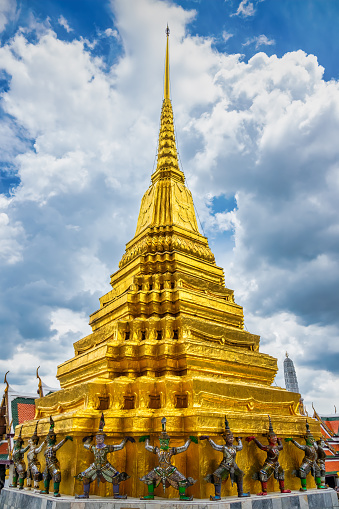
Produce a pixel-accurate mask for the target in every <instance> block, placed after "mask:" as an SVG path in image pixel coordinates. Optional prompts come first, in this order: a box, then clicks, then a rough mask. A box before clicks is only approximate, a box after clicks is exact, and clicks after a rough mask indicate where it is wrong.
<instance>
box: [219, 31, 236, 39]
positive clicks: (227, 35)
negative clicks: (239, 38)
mask: <svg viewBox="0 0 339 509" xmlns="http://www.w3.org/2000/svg"><path fill="white" fill-rule="evenodd" d="M233 35H234V34H230V33H229V32H227V31H226V30H224V31H223V33H222V38H223V40H224V41H225V42H227V41H228V39H230V38H231V37H233Z"/></svg>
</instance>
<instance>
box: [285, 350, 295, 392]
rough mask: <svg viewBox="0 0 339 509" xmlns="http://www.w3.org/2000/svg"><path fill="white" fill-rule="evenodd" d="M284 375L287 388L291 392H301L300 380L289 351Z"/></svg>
mask: <svg viewBox="0 0 339 509" xmlns="http://www.w3.org/2000/svg"><path fill="white" fill-rule="evenodd" d="M284 377H285V385H286V389H287V390H288V391H291V392H298V393H299V387H298V380H297V375H296V372H295V369H294V364H293V361H292V359H290V358H289V356H288V353H287V352H286V359H285V360H284Z"/></svg>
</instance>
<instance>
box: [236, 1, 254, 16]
mask: <svg viewBox="0 0 339 509" xmlns="http://www.w3.org/2000/svg"><path fill="white" fill-rule="evenodd" d="M254 14H255V8H254V5H253V2H250V0H241V2H240V4H239V6H238V9H237V11H236V12H235V13H233V14H231V16H243V17H244V18H247V17H248V16H254Z"/></svg>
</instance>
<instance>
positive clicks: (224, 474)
mask: <svg viewBox="0 0 339 509" xmlns="http://www.w3.org/2000/svg"><path fill="white" fill-rule="evenodd" d="M222 436H223V438H224V440H225V444H224V445H217V444H216V443H215V442H214V441H213V440H212V439H211V438H210V437H208V436H201V437H200V440H208V442H209V443H210V445H211V446H212V447H213V449H215V450H216V451H219V452H222V453H223V459H222V462H221V463H220V465H219V466H218V468H217V469H216V470H215V471H214V472H213V474H210V475H207V476H206V477H205V481H206V482H210V483H212V484H214V489H215V495H214V497H212V496H210V499H211V500H220V498H221V495H220V494H221V483H222V482H223V481H226V480H227V479H228V478H229V477H230V478H231V483H232V486H233V482H234V481H235V482H236V483H237V489H238V497H249V496H250V494H249V493H244V492H243V478H244V472H243V471H242V470H240V468H239V467H238V465H237V464H236V462H235V457H236V454H237V452H239V451H241V450H242V443H241V439H240V438H236V441H237V445H233V442H234V437H233V433H232V431H231V430H230V428H229V425H228V421H227V418H226V417H225V431H224V433H223V434H222Z"/></svg>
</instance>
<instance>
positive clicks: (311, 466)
mask: <svg viewBox="0 0 339 509" xmlns="http://www.w3.org/2000/svg"><path fill="white" fill-rule="evenodd" d="M304 438H305V442H306V444H305V445H301V444H299V443H298V442H296V441H295V440H294V439H293V438H285V442H292V444H294V445H295V446H296V447H298V448H299V449H301V450H302V451H304V452H305V456H304V458H303V460H302V463H301V465H300V467H299V469H298V470H297V471H294V472H293V473H294V474H295V475H296V476H298V477H300V482H301V488H300V491H307V485H306V477H307V474H309V473H310V472H311V473H312V475H315V473H316V459H317V449H318V444H317V442H316V441H315V440H314V438H313V436H312V434H311V432H310V426H309V424H308V422H307V421H306V435H305V436H304ZM319 482H320V483H321V480H320V479H319ZM317 484H318V483H317Z"/></svg>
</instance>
